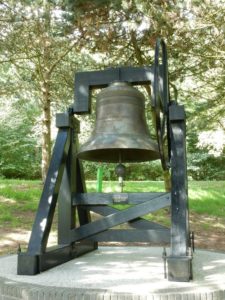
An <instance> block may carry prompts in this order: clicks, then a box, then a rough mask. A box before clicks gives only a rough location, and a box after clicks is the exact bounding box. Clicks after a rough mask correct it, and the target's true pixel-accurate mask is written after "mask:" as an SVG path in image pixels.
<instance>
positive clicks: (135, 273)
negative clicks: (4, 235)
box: [0, 247, 225, 300]
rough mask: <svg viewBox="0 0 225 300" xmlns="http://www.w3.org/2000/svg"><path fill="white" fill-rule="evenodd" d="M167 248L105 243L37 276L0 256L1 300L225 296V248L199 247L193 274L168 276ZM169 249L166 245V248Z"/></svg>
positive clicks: (202, 299)
mask: <svg viewBox="0 0 225 300" xmlns="http://www.w3.org/2000/svg"><path fill="white" fill-rule="evenodd" d="M162 252H163V249H162V248H158V247H100V248H99V249H98V250H96V251H94V252H91V253H89V254H85V255H83V256H81V257H79V258H76V259H74V260H72V261H69V262H67V263H65V264H63V265H60V266H57V267H55V268H53V269H50V270H48V271H46V272H43V273H41V274H38V275H35V276H22V275H16V274H17V256H16V255H11V256H4V257H0V300H21V299H24V300H25V299H26V300H30V299H32V300H42V299H43V300H51V299H52V300H53V299H54V300H55V299H56V300H61V299H62V300H72V299H74V300H75V299H76V300H153V299H154V300H175V299H176V300H178V299H179V300H224V299H225V253H216V252H210V251H202V250H197V251H196V252H195V253H194V259H193V280H192V281H190V282H171V281H168V280H167V279H164V266H163V260H162ZM168 252H169V250H167V253H168Z"/></svg>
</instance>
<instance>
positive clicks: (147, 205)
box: [18, 67, 192, 281]
mask: <svg viewBox="0 0 225 300" xmlns="http://www.w3.org/2000/svg"><path fill="white" fill-rule="evenodd" d="M115 80H122V81H128V82H130V83H131V84H133V85H135V84H139V85H143V84H152V82H153V80H154V76H153V68H133V67H131V68H116V69H112V70H105V71H95V72H82V73H78V74H77V75H76V80H75V99H76V101H75V104H74V106H73V108H72V109H70V110H69V111H68V113H65V114H58V115H57V120H56V125H57V127H58V128H59V132H58V136H57V139H56V143H55V147H54V150H53V155H52V160H51V163H50V167H49V171H48V174H47V178H46V181H45V185H44V189H43V193H42V196H41V199H40V203H39V207H38V210H37V214H36V218H35V221H34V225H33V228H32V233H31V238H30V241H29V245H28V249H27V252H20V253H19V254H18V274H21V275H34V274H37V273H40V272H42V271H44V270H47V269H49V268H51V267H54V266H57V265H59V264H61V263H64V262H66V261H69V260H71V259H73V258H75V257H78V256H80V255H82V254H84V253H87V252H90V251H93V250H95V249H97V247H98V242H100V241H101V242H102V241H122V242H145V243H147V242H149V243H169V242H170V244H171V255H170V256H169V257H168V258H167V264H168V274H169V280H175V281H188V280H190V279H191V277H192V271H191V261H192V257H191V256H190V255H189V248H190V235H189V222H188V198H187V173H186V152H185V151H186V150H185V149H186V148H185V147H186V145H185V134H186V132H185V114H184V109H183V107H182V106H179V105H178V104H176V103H173V104H172V105H170V107H169V116H170V118H169V124H170V127H169V128H170V137H171V141H170V143H171V176H172V192H171V195H170V193H150V192H149V193H129V194H124V193H123V194H116V193H114V194H104V193H87V192H86V187H85V180H84V174H83V167H82V163H81V161H79V160H78V159H77V156H76V155H77V150H78V132H79V122H78V120H77V119H76V118H75V117H74V114H84V113H91V110H90V107H91V104H90V98H91V97H90V91H91V89H93V88H99V87H104V86H106V85H107V84H108V83H110V82H112V81H115ZM57 203H58V245H57V247H55V248H54V249H47V241H48V237H49V233H50V229H51V225H52V221H53V216H54V212H55V207H56V204H57ZM115 203H120V204H130V205H131V206H130V207H129V208H127V209H125V210H122V211H119V210H117V209H115V208H114V207H111V206H110V205H111V204H115ZM170 204H171V224H172V225H171V229H169V228H167V227H165V226H162V225H160V224H156V223H154V222H150V221H146V220H144V219H143V218H141V217H142V216H143V215H145V214H147V213H149V212H153V211H156V210H158V209H161V208H164V207H167V206H170ZM91 211H93V212H95V213H98V214H100V215H102V216H103V217H102V219H100V220H97V221H93V222H92V221H91V214H90V212H91ZM75 212H77V213H75ZM76 215H77V216H78V220H76ZM77 221H79V226H78V227H77V223H78V222H77ZM124 222H128V224H129V225H130V227H131V228H132V229H126V230H125V229H121V230H119V229H113V227H114V226H116V225H119V224H122V223H124Z"/></svg>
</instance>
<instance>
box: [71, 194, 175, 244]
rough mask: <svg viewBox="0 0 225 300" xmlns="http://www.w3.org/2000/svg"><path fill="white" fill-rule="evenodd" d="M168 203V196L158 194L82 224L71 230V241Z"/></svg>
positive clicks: (83, 237) (86, 236)
mask: <svg viewBox="0 0 225 300" xmlns="http://www.w3.org/2000/svg"><path fill="white" fill-rule="evenodd" d="M169 205H170V196H169V195H168V197H165V196H164V195H163V196H159V197H157V198H155V199H154V200H151V201H146V202H144V203H141V204H138V205H136V206H132V207H129V208H128V209H126V210H122V211H119V212H117V213H114V214H112V215H109V216H107V217H105V218H103V219H101V220H98V221H94V222H92V223H89V224H86V225H83V226H81V227H79V228H76V229H73V230H71V242H72V241H79V240H82V239H85V238H88V237H90V236H92V235H94V234H96V233H99V232H102V231H105V230H107V229H109V228H111V227H113V226H116V225H119V224H122V223H125V222H128V221H129V220H132V219H135V218H137V217H139V216H143V215H145V214H147V213H149V212H153V211H156V210H158V209H160V208H163V207H166V206H169Z"/></svg>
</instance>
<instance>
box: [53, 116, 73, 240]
mask: <svg viewBox="0 0 225 300" xmlns="http://www.w3.org/2000/svg"><path fill="white" fill-rule="evenodd" d="M56 126H57V127H59V128H61V127H63V128H67V130H68V132H69V135H70V141H71V142H70V148H69V152H68V157H67V160H66V165H65V169H64V173H63V178H62V184H61V188H60V193H59V199H58V244H70V234H69V232H70V230H71V229H72V228H74V227H75V223H76V220H75V208H74V207H73V205H72V195H73V194H74V193H75V191H76V186H75V172H76V170H75V168H76V166H75V162H76V158H75V155H76V145H75V138H74V135H75V134H77V132H76V131H77V130H76V129H77V127H78V126H76V120H75V118H74V117H73V115H70V114H69V113H66V114H57V116H56Z"/></svg>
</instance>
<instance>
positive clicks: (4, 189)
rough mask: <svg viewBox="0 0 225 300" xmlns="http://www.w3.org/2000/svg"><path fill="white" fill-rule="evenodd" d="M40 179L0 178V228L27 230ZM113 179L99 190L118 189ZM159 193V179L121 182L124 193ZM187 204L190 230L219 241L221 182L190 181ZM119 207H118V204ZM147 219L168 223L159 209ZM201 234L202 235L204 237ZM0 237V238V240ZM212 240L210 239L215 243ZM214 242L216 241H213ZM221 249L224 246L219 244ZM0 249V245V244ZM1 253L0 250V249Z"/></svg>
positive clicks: (223, 224)
mask: <svg viewBox="0 0 225 300" xmlns="http://www.w3.org/2000/svg"><path fill="white" fill-rule="evenodd" d="M42 187H43V186H42V183H41V182H40V181H31V180H7V179H0V230H1V232H0V233H1V234H2V235H3V236H4V232H7V234H8V235H9V233H10V232H11V231H16V232H17V233H18V232H20V231H25V230H26V231H27V232H28V231H30V229H31V227H32V223H33V219H34V215H35V212H36V209H37V205H38V202H39V198H40V195H41V191H42ZM87 189H88V191H89V192H95V190H96V183H95V182H87ZM118 190H119V189H118V184H117V182H103V192H116V191H118ZM148 191H152V192H159V191H164V185H163V182H160V181H140V182H131V181H130V182H125V187H124V192H148ZM189 207H190V220H191V226H192V229H194V230H195V232H197V235H201V237H202V236H203V237H202V243H203V242H204V239H205V238H206V239H209V236H210V234H211V235H214V236H216V237H217V236H218V241H219V243H222V241H221V242H220V240H222V236H223V235H224V234H225V182H222V181H198V182H197V181H190V182H189ZM119 208H121V207H119ZM144 217H145V218H147V219H151V220H153V221H157V222H159V223H162V224H165V225H169V224H170V218H169V211H168V210H167V209H163V210H159V211H158V212H156V213H153V214H149V215H147V216H144ZM204 234H205V237H204ZM2 239H3V237H2V238H1V237H0V243H1V241H2ZM215 242H216V241H212V243H215ZM217 244H218V242H217ZM222 247H224V250H225V245H222ZM0 248H1V245H0ZM0 253H1V249H0Z"/></svg>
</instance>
